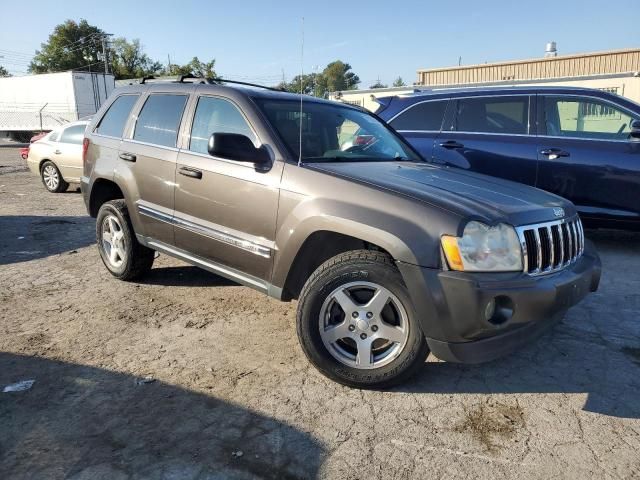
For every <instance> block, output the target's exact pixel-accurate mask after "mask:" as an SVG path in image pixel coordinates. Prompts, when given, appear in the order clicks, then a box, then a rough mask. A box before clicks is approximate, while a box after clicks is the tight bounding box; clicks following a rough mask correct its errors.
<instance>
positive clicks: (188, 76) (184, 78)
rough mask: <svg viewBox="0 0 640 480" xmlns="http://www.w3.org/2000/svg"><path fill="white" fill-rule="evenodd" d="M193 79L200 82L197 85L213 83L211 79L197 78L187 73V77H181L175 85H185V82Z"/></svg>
mask: <svg viewBox="0 0 640 480" xmlns="http://www.w3.org/2000/svg"><path fill="white" fill-rule="evenodd" d="M191 79H195V80H200V81H199V82H196V83H211V81H210V80H211V79H209V78H204V77H196V76H195V75H193V74H191V73H187V74H186V75H180V76H179V77H178V79H177V80H175V83H184V81H185V80H191Z"/></svg>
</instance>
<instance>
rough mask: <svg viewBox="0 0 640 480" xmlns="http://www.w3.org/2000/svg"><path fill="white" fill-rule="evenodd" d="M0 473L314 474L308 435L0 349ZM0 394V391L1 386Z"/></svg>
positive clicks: (217, 404)
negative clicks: (23, 383)
mask: <svg viewBox="0 0 640 480" xmlns="http://www.w3.org/2000/svg"><path fill="white" fill-rule="evenodd" d="M25 379H35V383H34V384H33V386H32V388H31V389H29V390H27V391H22V392H13V393H0V425H2V435H0V478H12V479H22V478H24V479H27V478H28V479H30V478H52V479H55V478H73V479H80V478H82V479H85V478H109V479H120V478H133V477H135V478H180V479H185V480H186V479H192V478H196V477H198V478H205V477H206V478H225V479H235V478H238V479H240V478H241V479H246V478H256V477H257V478H267V479H270V478H273V479H294V478H313V477H315V476H316V475H317V474H318V470H319V468H320V465H321V463H322V461H323V459H324V457H325V451H324V448H323V447H322V446H321V444H320V443H319V442H318V441H317V440H316V439H314V438H313V437H312V436H310V435H309V434H307V433H305V432H301V431H299V430H297V429H295V428H294V427H292V426H290V425H287V424H285V423H282V422H280V421H278V420H275V419H273V418H270V417H267V416H263V415H260V414H258V413H255V412H251V411H249V410H247V409H245V408H242V407H240V406H238V405H232V404H230V403H228V402H225V401H222V400H219V399H216V398H214V397H212V396H209V395H204V394H201V393H197V392H193V391H189V390H186V389H183V388H180V387H177V386H173V385H168V384H165V383H162V382H159V381H155V382H152V383H142V382H140V381H139V379H136V378H134V377H132V376H129V375H126V374H122V373H117V372H112V371H108V370H104V369H100V368H93V367H88V366H83V365H77V364H71V363H64V362H59V361H52V360H48V359H43V358H37V357H31V356H21V355H14V354H9V353H0V387H2V386H5V385H8V384H11V383H14V382H17V381H20V380H25ZM0 392H1V390H0Z"/></svg>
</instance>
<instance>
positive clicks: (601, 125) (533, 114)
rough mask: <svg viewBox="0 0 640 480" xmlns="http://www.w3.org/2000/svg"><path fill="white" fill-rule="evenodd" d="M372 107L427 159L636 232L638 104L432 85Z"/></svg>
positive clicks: (593, 93) (574, 92) (589, 93)
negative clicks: (548, 195)
mask: <svg viewBox="0 0 640 480" xmlns="http://www.w3.org/2000/svg"><path fill="white" fill-rule="evenodd" d="M380 101H381V103H382V104H381V107H380V108H379V109H378V111H377V112H376V113H377V114H378V115H379V116H380V117H382V118H383V119H384V120H386V121H387V122H388V123H389V124H390V125H391V126H392V127H394V128H395V129H396V130H397V131H398V132H399V133H400V134H401V135H402V136H404V137H405V138H406V139H407V140H408V141H409V142H410V143H411V144H412V145H413V146H414V147H415V148H416V149H417V150H418V151H419V152H420V153H421V154H422V155H423V156H424V157H425V159H427V160H429V161H431V162H434V163H441V164H445V165H449V166H452V167H458V168H464V169H468V170H472V171H474V172H480V173H484V174H487V175H491V176H494V177H501V178H506V179H509V180H514V181H516V182H520V183H526V184H527V185H533V186H536V187H538V188H541V189H544V190H547V191H549V192H553V193H556V194H558V195H561V196H563V197H565V198H568V199H569V200H571V201H572V202H573V203H574V204H575V205H576V207H577V209H578V212H579V213H580V216H581V217H582V219H583V221H584V222H585V224H586V225H588V226H592V227H612V228H623V229H632V230H640V105H638V104H636V103H634V102H632V101H629V100H627V99H625V98H623V97H620V96H618V95H615V94H611V93H608V92H605V91H600V90H592V89H585V88H569V87H502V88H495V87H494V88H473V89H455V90H434V91H429V92H419V93H415V94H409V95H402V96H396V97H388V98H382V99H380Z"/></svg>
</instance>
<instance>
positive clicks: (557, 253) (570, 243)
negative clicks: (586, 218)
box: [516, 216, 584, 275]
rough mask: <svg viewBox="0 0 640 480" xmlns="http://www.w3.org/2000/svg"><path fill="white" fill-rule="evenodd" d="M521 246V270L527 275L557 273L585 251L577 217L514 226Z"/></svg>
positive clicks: (582, 234)
mask: <svg viewBox="0 0 640 480" xmlns="http://www.w3.org/2000/svg"><path fill="white" fill-rule="evenodd" d="M516 231H517V232H518V238H519V239H520V244H521V245H522V266H523V271H524V272H525V273H528V274H529V275H540V274H544V273H550V272H556V271H558V270H561V269H563V268H564V267H566V266H567V265H570V264H572V263H573V262H575V261H576V260H577V259H578V258H579V257H580V255H582V252H584V230H583V229H582V222H580V218H578V216H575V217H574V218H571V219H563V220H556V221H552V222H545V223H539V224H536V225H525V226H523V227H516Z"/></svg>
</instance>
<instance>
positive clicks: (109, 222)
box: [102, 215, 127, 268]
mask: <svg viewBox="0 0 640 480" xmlns="http://www.w3.org/2000/svg"><path fill="white" fill-rule="evenodd" d="M102 248H103V250H104V252H105V255H106V257H107V260H108V261H109V264H110V265H111V266H112V267H114V268H120V267H121V266H122V264H123V263H124V262H125V260H126V258H127V250H126V244H125V239H124V231H123V230H122V225H121V224H120V220H118V218H117V217H116V216H114V215H107V216H106V217H105V218H104V220H103V221H102Z"/></svg>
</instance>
